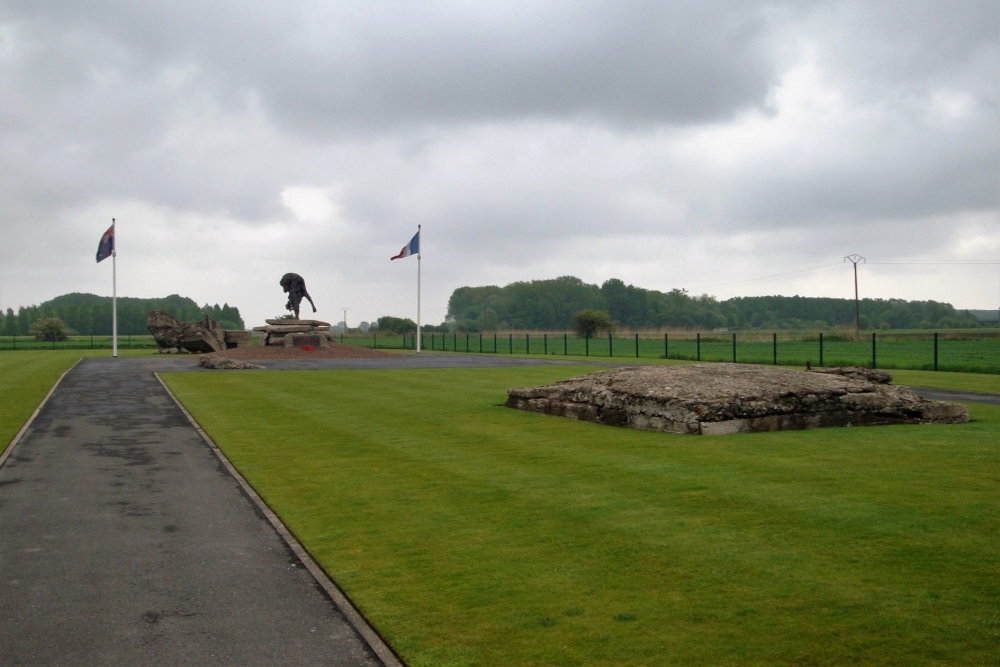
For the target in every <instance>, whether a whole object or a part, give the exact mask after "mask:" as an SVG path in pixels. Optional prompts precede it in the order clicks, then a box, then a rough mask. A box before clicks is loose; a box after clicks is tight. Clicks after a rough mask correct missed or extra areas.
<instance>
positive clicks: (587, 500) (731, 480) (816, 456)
mask: <svg viewBox="0 0 1000 667" xmlns="http://www.w3.org/2000/svg"><path fill="white" fill-rule="evenodd" d="M591 369H592V367H587V366H577V367H539V368H517V369H476V370H419V371H418V370H407V371H374V370H371V371H305V372H303V371H300V372H278V371H272V372H267V373H256V372H239V371H237V372H218V373H212V374H208V373H199V374H193V373H192V374H184V373H171V374H165V375H164V379H165V381H166V382H167V384H168V385H169V386H170V387H171V389H172V390H173V391H174V392H175V393H176V395H177V396H178V397H179V398H180V400H182V401H183V402H184V404H185V406H186V407H187V408H188V409H189V410H190V411H191V412H192V413H193V414H194V416H195V417H196V418H197V419H198V421H199V422H200V423H201V425H202V426H203V427H204V428H206V430H207V431H208V432H209V433H210V434H211V435H212V437H213V438H214V439H215V440H216V442H217V443H218V444H219V446H220V447H221V448H222V449H223V451H224V452H225V453H226V455H227V456H228V457H229V458H230V459H231V460H232V461H233V463H234V464H235V465H236V467H237V468H238V469H239V470H240V471H241V472H242V473H243V475H244V476H245V477H246V478H247V479H248V480H249V481H250V483H251V484H252V485H253V486H254V488H255V489H256V490H257V491H258V492H259V493H260V494H261V496H262V497H263V498H264V499H265V500H266V501H267V502H268V504H269V505H270V506H271V507H272V508H273V509H274V510H275V511H276V512H277V513H278V514H279V515H280V516H281V517H282V519H283V520H284V521H285V523H286V524H287V525H288V526H289V527H290V529H291V530H292V531H293V532H294V533H295V534H296V536H297V537H298V538H299V539H300V540H301V541H302V542H303V543H304V544H305V546H306V548H307V549H308V550H309V551H310V553H311V554H312V555H313V556H314V557H315V558H316V559H317V561H318V562H319V563H320V564H321V565H322V566H323V567H324V568H325V569H326V570H327V572H328V573H329V574H330V575H331V576H332V578H333V579H334V580H335V581H337V583H338V584H339V585H340V586H341V587H342V588H343V589H344V590H345V591H346V592H347V594H348V595H349V596H350V597H351V598H352V600H353V601H354V602H355V603H356V604H357V606H358V607H359V608H360V609H361V611H362V612H363V613H364V614H365V615H366V616H367V617H368V618H369V620H370V621H371V622H372V623H373V624H374V625H375V626H376V627H377V628H378V630H379V631H380V632H381V633H382V634H383V636H385V637H386V638H387V640H388V641H389V642H390V643H391V645H392V646H393V647H394V648H395V649H396V650H397V651H398V652H399V653H400V654H401V655H402V656H403V658H404V659H405V660H406V661H407V663H408V664H410V665H412V666H414V667H419V666H428V667H429V666H434V667H446V666H473V665H488V666H490V667H503V666H507V665H510V666H514V665H517V666H522V665H573V666H578V665H693V664H712V665H799V664H816V665H834V664H872V665H907V666H909V665H939V664H940V665H944V664H947V665H981V664H990V663H995V661H996V656H997V650H998V646H1000V616H998V613H1000V580H998V579H997V577H996V572H998V571H1000V528H998V527H1000V505H998V503H997V502H996V500H997V498H998V497H1000V445H998V443H1000V408H997V407H992V406H970V411H971V414H972V416H973V418H974V421H972V422H971V423H969V424H960V425H934V426H892V427H869V428H854V429H819V430H813V431H799V432H784V433H768V434H745V435H735V436H722V437H708V436H701V437H699V436H681V435H668V434H659V433H648V432H639V431H632V430H628V429H618V428H613V427H605V426H599V425H595V424H589V423H582V422H575V421H572V420H565V419H560V418H555V417H548V416H543V415H538V414H533V413H526V412H520V411H515V410H509V409H507V408H504V407H502V406H501V404H502V402H503V400H504V398H505V390H506V388H508V387H511V386H527V385H534V384H542V383H547V382H552V381H555V380H558V379H562V378H565V377H568V376H570V375H574V374H579V373H582V372H586V371H588V370H591ZM905 373H906V374H907V375H908V377H909V378H910V381H913V380H915V379H916V380H918V381H917V382H916V383H918V384H919V383H923V382H920V381H919V380H920V378H926V377H932V376H933V377H941V378H945V377H951V378H956V379H955V382H958V383H961V382H962V376H961V375H959V374H949V373H939V374H930V373H921V372H919V371H906V372H905ZM966 377H968V376H966ZM979 377H992V376H979ZM994 384H995V383H994Z"/></svg>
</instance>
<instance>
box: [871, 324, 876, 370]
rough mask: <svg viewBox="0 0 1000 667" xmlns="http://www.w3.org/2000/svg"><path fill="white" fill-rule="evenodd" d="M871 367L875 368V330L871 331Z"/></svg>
mask: <svg viewBox="0 0 1000 667" xmlns="http://www.w3.org/2000/svg"><path fill="white" fill-rule="evenodd" d="M872 368H877V366H876V365H875V332H874V331H873V332H872Z"/></svg>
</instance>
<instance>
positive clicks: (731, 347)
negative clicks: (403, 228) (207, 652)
mask: <svg viewBox="0 0 1000 667" xmlns="http://www.w3.org/2000/svg"><path fill="white" fill-rule="evenodd" d="M342 340H343V342H345V343H349V344H354V345H364V346H366V347H373V346H374V347H380V348H384V349H412V347H413V345H414V337H413V336H412V335H410V336H393V337H386V336H381V337H379V336H378V335H377V334H373V335H370V336H357V335H355V336H352V337H347V338H343V339H342ZM422 346H423V348H424V349H426V350H429V351H441V352H465V353H481V354H513V355H533V354H540V355H555V356H570V357H595V358H600V357H608V358H621V359H657V358H659V359H678V360H686V361H733V362H739V363H755V364H777V365H783V366H805V365H806V363H809V364H811V365H814V366H873V365H874V366H876V367H878V368H901V369H915V370H939V371H958V372H974V373H1000V332H992V331H987V332H974V333H969V332H961V333H959V332H947V333H938V334H935V333H877V334H875V335H874V339H873V336H872V334H871V333H868V334H863V335H862V336H861V338H860V339H859V340H851V339H849V337H845V336H839V335H832V336H826V337H823V338H821V337H820V336H819V335H818V334H787V333H782V334H777V333H775V334H771V333H763V334H761V333H742V334H731V333H725V334H698V333H683V334H677V333H673V334H664V335H661V336H656V337H653V336H649V335H638V334H634V335H632V336H627V337H626V336H612V337H608V336H602V337H595V338H590V339H584V338H581V337H578V336H575V335H573V334H568V333H557V334H553V333H547V334H538V333H525V332H521V333H503V334H478V333H477V334H459V333H454V334H424V337H423V343H422Z"/></svg>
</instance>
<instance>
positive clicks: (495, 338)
mask: <svg viewBox="0 0 1000 667" xmlns="http://www.w3.org/2000/svg"><path fill="white" fill-rule="evenodd" d="M496 353H497V335H496V334H495V333H494V334H493V354H496Z"/></svg>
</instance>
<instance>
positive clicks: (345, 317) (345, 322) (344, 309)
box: [341, 308, 350, 333]
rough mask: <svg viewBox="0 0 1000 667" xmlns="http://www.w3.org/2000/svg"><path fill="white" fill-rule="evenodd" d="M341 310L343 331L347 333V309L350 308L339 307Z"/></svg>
mask: <svg viewBox="0 0 1000 667" xmlns="http://www.w3.org/2000/svg"><path fill="white" fill-rule="evenodd" d="M341 310H342V311H344V333H347V311H349V310H350V308H341Z"/></svg>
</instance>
